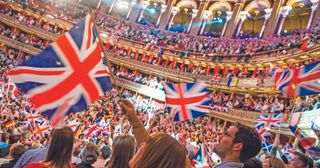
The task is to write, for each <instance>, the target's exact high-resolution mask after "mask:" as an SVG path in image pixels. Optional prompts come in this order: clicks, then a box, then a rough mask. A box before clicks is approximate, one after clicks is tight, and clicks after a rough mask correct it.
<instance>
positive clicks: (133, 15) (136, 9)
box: [129, 0, 143, 22]
mask: <svg viewBox="0 0 320 168" xmlns="http://www.w3.org/2000/svg"><path fill="white" fill-rule="evenodd" d="M142 2H143V1H142V0H137V3H135V4H134V5H133V6H132V9H131V11H130V14H129V20H130V21H131V22H136V21H137V20H138V18H139V16H140V15H139V14H140V11H141V4H142Z"/></svg>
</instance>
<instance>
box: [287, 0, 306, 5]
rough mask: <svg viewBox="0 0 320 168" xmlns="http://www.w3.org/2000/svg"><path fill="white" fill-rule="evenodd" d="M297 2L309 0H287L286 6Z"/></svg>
mask: <svg viewBox="0 0 320 168" xmlns="http://www.w3.org/2000/svg"><path fill="white" fill-rule="evenodd" d="M298 2H303V3H310V1H309V0H289V1H288V2H287V5H288V6H292V5H293V4H295V3H298Z"/></svg>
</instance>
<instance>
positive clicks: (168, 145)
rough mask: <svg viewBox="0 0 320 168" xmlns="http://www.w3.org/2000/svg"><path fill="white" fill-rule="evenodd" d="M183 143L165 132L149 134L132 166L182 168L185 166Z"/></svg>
mask: <svg viewBox="0 0 320 168" xmlns="http://www.w3.org/2000/svg"><path fill="white" fill-rule="evenodd" d="M186 159H187V155H186V149H185V147H184V145H182V144H180V143H179V142H178V141H177V140H175V139H174V138H173V137H171V136H170V135H169V134H166V133H154V134H152V135H150V137H149V139H148V141H147V142H146V145H145V147H144V152H143V154H142V156H141V158H140V159H139V160H138V161H137V162H136V163H134V165H133V167H134V168H149V167H152V168H163V167H166V168H178V167H179V168H184V167H185V166H186Z"/></svg>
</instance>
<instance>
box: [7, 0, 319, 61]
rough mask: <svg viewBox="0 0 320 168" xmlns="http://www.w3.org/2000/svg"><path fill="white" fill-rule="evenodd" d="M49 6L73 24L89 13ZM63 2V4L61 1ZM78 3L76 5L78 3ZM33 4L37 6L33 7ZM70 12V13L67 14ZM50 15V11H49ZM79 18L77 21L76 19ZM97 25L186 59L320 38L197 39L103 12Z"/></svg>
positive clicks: (23, 18)
mask: <svg viewBox="0 0 320 168" xmlns="http://www.w3.org/2000/svg"><path fill="white" fill-rule="evenodd" d="M46 3H47V5H48V6H54V8H53V9H55V10H54V16H57V17H62V18H68V19H70V20H71V21H74V20H78V19H80V18H82V17H83V16H84V15H85V13H86V12H88V11H90V9H89V8H88V7H86V6H85V5H81V3H80V4H78V6H79V5H80V6H81V7H79V8H80V10H68V9H69V8H70V5H66V4H67V3H66V2H65V3H63V4H59V2H56V3H54V2H51V1H48V2H45V4H46ZM61 3H62V2H61ZM75 4H76V3H75ZM32 5H34V6H32ZM29 6H30V7H34V8H39V9H41V10H44V9H42V8H41V7H43V8H44V6H46V5H41V6H39V3H31V4H29ZM66 11H69V12H66ZM1 12H2V13H4V14H6V15H8V16H11V17H13V18H14V19H15V20H19V21H20V22H22V23H27V24H28V25H36V26H37V27H42V28H44V29H46V30H48V31H51V32H53V33H61V32H63V31H62V28H59V27H58V26H57V25H53V24H50V23H45V22H44V21H42V20H41V19H36V18H35V17H32V16H31V15H28V14H25V13H23V12H17V11H15V10H13V9H12V8H10V7H9V6H6V5H2V10H1ZM48 12H49V11H48ZM75 18H76V19H75ZM97 25H98V28H99V29H100V30H101V31H102V32H107V33H111V34H112V35H113V36H118V37H122V38H125V39H128V40H131V41H134V42H135V43H143V44H144V45H145V46H148V48H149V49H152V48H153V49H156V50H158V51H159V50H160V48H164V49H165V50H168V49H169V50H171V49H173V50H177V51H184V52H183V53H185V54H184V55H185V56H188V53H190V52H194V53H202V54H206V55H208V56H211V57H212V58H222V59H223V58H224V57H231V56H236V57H237V59H241V58H244V60H245V61H248V59H250V56H252V55H255V54H259V53H265V52H273V51H277V50H279V49H281V52H282V51H283V50H288V49H292V48H300V47H301V45H302V42H303V41H304V40H311V41H312V42H319V39H320V36H319V33H318V30H317V29H314V30H310V31H296V32H294V33H290V34H287V35H286V36H283V37H275V36H274V37H268V38H265V39H258V38H249V39H229V38H216V39H214V38H204V37H198V36H191V35H187V34H184V33H172V32H168V31H162V30H157V29H153V28H150V27H145V26H141V25H136V24H133V23H131V22H127V21H124V20H123V19H119V18H115V17H112V16H108V15H105V14H102V13H99V14H98V15H97Z"/></svg>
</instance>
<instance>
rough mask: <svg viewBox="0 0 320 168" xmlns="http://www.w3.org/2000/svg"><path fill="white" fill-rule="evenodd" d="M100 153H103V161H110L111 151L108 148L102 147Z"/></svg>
mask: <svg viewBox="0 0 320 168" xmlns="http://www.w3.org/2000/svg"><path fill="white" fill-rule="evenodd" d="M100 152H101V155H102V158H103V159H108V158H109V157H110V154H111V153H110V152H111V150H110V148H109V147H108V146H103V147H101V149H100Z"/></svg>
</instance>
